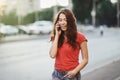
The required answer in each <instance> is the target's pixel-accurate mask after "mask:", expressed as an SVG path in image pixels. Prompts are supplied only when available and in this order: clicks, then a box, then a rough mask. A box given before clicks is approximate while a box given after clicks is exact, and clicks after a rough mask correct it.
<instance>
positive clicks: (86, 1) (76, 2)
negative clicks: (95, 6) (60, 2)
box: [72, 0, 92, 23]
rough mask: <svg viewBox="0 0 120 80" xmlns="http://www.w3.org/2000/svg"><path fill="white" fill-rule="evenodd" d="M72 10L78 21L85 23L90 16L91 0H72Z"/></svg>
mask: <svg viewBox="0 0 120 80" xmlns="http://www.w3.org/2000/svg"><path fill="white" fill-rule="evenodd" d="M72 2H73V12H74V14H75V16H76V18H77V20H78V21H80V22H82V23H85V21H86V19H87V20H88V19H90V18H91V10H92V0H72Z"/></svg>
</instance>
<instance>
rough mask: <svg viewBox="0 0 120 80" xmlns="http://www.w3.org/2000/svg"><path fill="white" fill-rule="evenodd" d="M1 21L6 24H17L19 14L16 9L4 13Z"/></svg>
mask: <svg viewBox="0 0 120 80" xmlns="http://www.w3.org/2000/svg"><path fill="white" fill-rule="evenodd" d="M1 22H2V23H4V24H6V25H16V23H17V15H16V12H15V11H11V12H10V13H9V14H4V15H3V16H2V17H1Z"/></svg>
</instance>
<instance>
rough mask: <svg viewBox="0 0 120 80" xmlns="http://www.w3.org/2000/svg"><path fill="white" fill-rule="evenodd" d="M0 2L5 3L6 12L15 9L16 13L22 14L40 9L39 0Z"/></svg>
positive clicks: (7, 0)
mask: <svg viewBox="0 0 120 80" xmlns="http://www.w3.org/2000/svg"><path fill="white" fill-rule="evenodd" d="M0 4H4V5H6V8H5V9H4V11H5V13H6V14H8V13H10V12H11V11H15V12H16V13H17V15H20V16H24V15H26V14H28V13H31V12H34V11H38V10H40V0H1V1H0Z"/></svg>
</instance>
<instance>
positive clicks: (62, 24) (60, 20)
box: [58, 13, 67, 31]
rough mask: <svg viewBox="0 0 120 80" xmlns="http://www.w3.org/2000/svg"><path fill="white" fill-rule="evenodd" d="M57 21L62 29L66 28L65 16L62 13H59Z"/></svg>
mask: <svg viewBox="0 0 120 80" xmlns="http://www.w3.org/2000/svg"><path fill="white" fill-rule="evenodd" d="M58 23H59V25H60V26H61V29H62V30H63V31H66V30H67V18H66V16H65V15H64V14H63V13H61V14H60V15H59V20H58Z"/></svg>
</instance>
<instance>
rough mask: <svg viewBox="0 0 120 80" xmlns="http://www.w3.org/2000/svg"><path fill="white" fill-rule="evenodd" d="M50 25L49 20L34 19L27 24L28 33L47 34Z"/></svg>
mask: <svg viewBox="0 0 120 80" xmlns="http://www.w3.org/2000/svg"><path fill="white" fill-rule="evenodd" d="M52 26H53V25H52V22H51V21H36V22H34V23H33V24H31V25H29V26H28V34H49V33H50V32H51V30H52Z"/></svg>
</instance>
